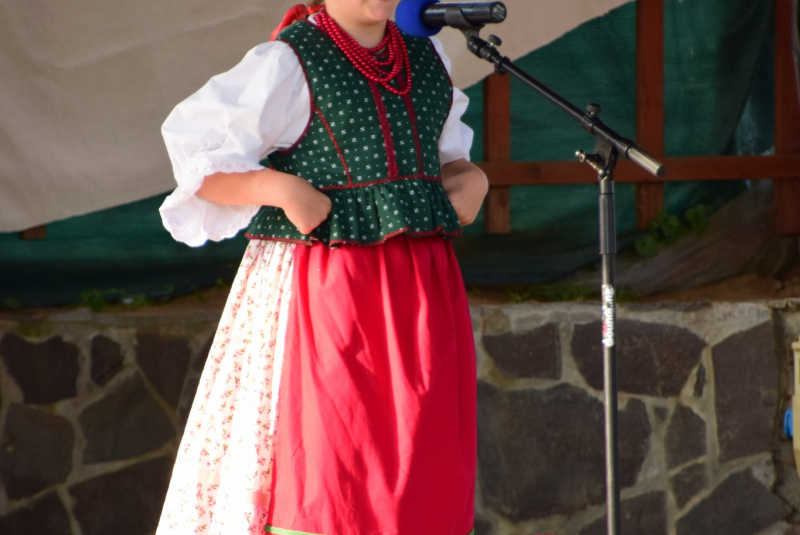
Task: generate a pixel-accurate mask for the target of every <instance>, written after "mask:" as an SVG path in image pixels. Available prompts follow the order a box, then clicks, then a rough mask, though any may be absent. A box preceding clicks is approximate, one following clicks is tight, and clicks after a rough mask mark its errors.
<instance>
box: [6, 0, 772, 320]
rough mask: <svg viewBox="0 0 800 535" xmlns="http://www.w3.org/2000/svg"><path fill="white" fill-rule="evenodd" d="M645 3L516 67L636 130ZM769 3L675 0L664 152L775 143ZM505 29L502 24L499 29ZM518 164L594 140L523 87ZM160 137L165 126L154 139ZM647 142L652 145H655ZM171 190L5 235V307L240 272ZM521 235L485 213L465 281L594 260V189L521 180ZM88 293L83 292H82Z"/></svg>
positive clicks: (683, 190) (686, 187) (718, 193)
mask: <svg viewBox="0 0 800 535" xmlns="http://www.w3.org/2000/svg"><path fill="white" fill-rule="evenodd" d="M635 10H636V6H635V3H631V4H627V5H625V6H623V7H621V8H619V9H617V10H615V11H613V12H611V13H609V14H608V15H606V16H604V17H601V18H599V19H595V20H593V21H590V22H588V23H586V24H584V25H582V26H581V27H580V28H578V29H576V30H574V31H572V32H570V33H569V34H567V35H565V36H564V37H562V38H561V39H559V40H557V41H556V42H554V43H552V44H550V45H548V46H546V47H544V48H542V49H540V50H537V51H535V52H533V53H531V54H529V55H528V56H526V57H524V58H522V59H521V60H520V61H519V62H518V64H519V65H520V66H521V67H522V68H523V69H525V70H526V71H527V72H529V73H530V74H531V75H532V76H534V77H536V78H537V79H539V80H540V81H542V82H543V83H545V84H546V85H548V86H549V87H551V88H552V89H554V90H555V91H557V92H559V93H561V94H562V95H563V96H564V97H566V98H567V99H568V100H570V101H571V102H572V103H573V104H575V105H576V106H578V107H581V108H582V107H583V106H584V105H585V104H587V103H588V102H599V103H601V104H602V106H603V119H604V121H605V122H606V123H607V124H609V125H610V126H611V127H612V128H614V129H615V130H617V131H618V132H620V133H621V134H623V135H626V136H628V137H631V138H633V137H635V94H636V83H635V76H636V73H635V13H636V11H635ZM772 18H773V6H772V2H750V1H748V0H708V1H706V2H702V3H700V2H686V1H683V2H681V1H678V0H667V1H666V2H665V36H666V37H665V67H664V68H665V108H666V117H665V123H666V132H665V134H666V151H667V154H668V155H670V156H679V155H684V156H688V155H713V154H737V153H738V154H758V153H761V152H764V151H766V150H768V149H769V148H770V147H771V146H772V131H773V128H772V119H773V87H774V84H773V42H774V39H773V24H772ZM492 30H493V31H494V32H495V33H498V34H499V35H500V36H502V27H496V28H493V29H492ZM467 94H468V95H469V96H470V98H471V100H472V105H471V107H470V110H469V112H468V113H467V115H466V117H465V121H466V122H467V123H468V124H469V125H470V126H471V127H472V128H473V129H474V130H475V144H474V148H473V152H472V159H473V160H474V161H479V160H481V158H482V144H483V132H482V127H481V122H482V116H483V111H482V109H481V103H482V84H477V85H475V86H473V87H471V88H469V89H468V90H467ZM511 107H512V124H511V129H512V158H513V159H514V160H522V161H524V160H553V159H555V160H558V159H561V160H567V159H570V158H571V157H572V155H573V154H574V152H575V150H576V149H584V150H588V149H591V148H592V147H593V145H594V141H593V139H592V138H591V137H590V136H589V135H588V134H586V133H585V132H584V131H583V130H582V129H581V128H580V127H579V126H578V125H577V124H575V123H573V121H572V120H571V119H569V117H567V116H566V115H564V114H563V113H562V112H560V111H559V110H557V109H556V108H555V107H554V106H552V105H551V104H549V103H547V102H546V101H544V100H543V99H542V98H541V97H539V96H538V95H536V94H534V93H533V92H531V91H530V90H528V89H526V88H524V87H522V85H521V84H519V83H517V82H516V81H514V82H513V83H512V102H511ZM154 135H157V133H154ZM645 148H646V147H645ZM741 187H742V185H741V184H740V183H726V182H707V183H706V182H689V183H675V184H667V186H666V188H665V204H666V209H667V210H668V211H669V212H671V213H675V214H682V213H684V211H685V210H686V209H687V208H689V207H691V206H694V205H696V204H698V203H704V204H706V205H708V206H710V207H712V208H714V207H718V206H720V205H721V204H722V203H724V202H725V201H726V200H728V199H730V198H731V197H732V196H733V195H735V193H736V192H738V191H740V189H741ZM163 197H164V196H163V195H162V196H158V197H154V198H151V199H146V200H144V201H140V202H136V203H132V204H129V205H125V206H120V207H115V208H112V209H109V210H104V211H101V212H98V213H94V214H90V215H87V216H82V217H76V218H72V219H69V220H66V221H60V222H56V223H51V224H49V225H48V226H47V239H46V240H43V241H23V240H20V239H19V238H18V236H17V234H16V233H13V234H0V308H15V307H20V306H22V307H28V306H51V305H63V304H70V303H77V302H79V301H81V299H83V301H87V300H88V299H90V298H91V296H92V295H96V294H98V293H100V294H102V293H103V292H108V291H109V290H118V292H113V293H111V294H108V295H110V296H111V297H113V296H115V295H116V296H119V295H121V294H122V293H124V294H127V295H129V296H130V295H134V294H142V295H147V296H150V297H155V298H159V297H169V296H171V295H176V294H180V293H185V292H187V291H191V290H193V289H196V288H202V287H207V286H211V285H214V284H215V283H216V282H217V281H218V280H220V279H222V280H230V279H231V278H232V277H233V275H234V273H235V270H236V266H237V265H238V263H239V259H240V258H241V255H242V251H243V250H244V247H245V245H246V240H245V239H244V238H243V237H242V236H239V237H237V238H235V239H233V240H228V241H226V242H223V243H209V244H207V245H206V246H204V247H202V248H197V249H193V248H190V247H187V246H185V245H183V244H180V243H176V242H174V241H173V240H172V239H171V237H170V236H169V235H168V234H167V233H166V231H165V230H164V229H163V227H162V226H161V221H160V218H159V215H158V211H157V208H158V206H159V205H160V203H161V201H162V199H163ZM511 202H512V205H511V216H512V234H511V235H507V236H501V235H484V234H483V232H482V225H483V222H482V216H479V219H478V221H476V223H474V224H473V225H471V226H469V227H467V229H466V236H465V238H462V239H460V240H457V241H456V242H455V245H456V251H457V254H458V255H459V261H460V262H461V266H462V271H463V273H464V277H465V280H466V282H467V284H474V283H504V282H507V283H538V282H544V281H548V280H553V279H555V278H558V277H560V276H563V275H565V274H568V273H570V272H571V271H574V270H575V269H577V268H579V267H581V266H583V265H586V264H587V263H591V262H594V261H595V260H596V258H597V245H596V243H597V187H596V186H595V185H575V186H537V187H514V188H512V200H511ZM616 202H617V225H618V230H619V234H620V236H621V240H620V242H621V244H623V245H624V244H629V243H631V241H632V238H633V237H634V236H635V235H636V230H635V224H634V218H635V206H634V189H633V186H632V185H628V184H618V185H617V187H616ZM82 294H83V298H82V297H81V295H82Z"/></svg>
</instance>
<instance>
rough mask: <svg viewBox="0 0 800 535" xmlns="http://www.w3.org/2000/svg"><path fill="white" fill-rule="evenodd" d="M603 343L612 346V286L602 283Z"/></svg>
mask: <svg viewBox="0 0 800 535" xmlns="http://www.w3.org/2000/svg"><path fill="white" fill-rule="evenodd" d="M603 345H604V346H606V347H613V346H614V287H613V286H610V285H608V284H604V285H603Z"/></svg>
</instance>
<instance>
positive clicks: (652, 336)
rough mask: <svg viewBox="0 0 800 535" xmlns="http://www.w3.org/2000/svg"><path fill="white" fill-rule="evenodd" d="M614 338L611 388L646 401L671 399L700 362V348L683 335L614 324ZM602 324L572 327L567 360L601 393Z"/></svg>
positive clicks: (630, 323)
mask: <svg viewBox="0 0 800 535" xmlns="http://www.w3.org/2000/svg"><path fill="white" fill-rule="evenodd" d="M616 328H617V334H616V342H617V388H618V389H619V390H620V391H621V392H628V393H631V394H642V395H646V396H658V397H675V396H677V395H678V394H680V392H681V390H682V389H683V386H684V385H685V384H686V381H687V379H688V378H689V375H690V374H691V372H692V370H693V369H694V368H695V366H697V364H698V362H700V356H701V353H702V351H703V348H704V347H705V345H706V344H705V342H703V340H701V339H700V338H699V337H697V336H696V335H695V334H693V333H692V332H691V331H689V330H688V329H684V328H681V327H674V326H672V325H661V324H657V323H644V322H640V321H632V320H619V321H617V324H616ZM601 331H602V324H601V322H599V321H596V322H592V323H587V324H582V325H576V326H575V332H574V333H573V337H572V354H573V356H574V357H575V361H576V362H577V364H578V369H579V370H580V372H581V374H582V375H583V377H584V378H585V379H586V382H587V383H588V384H589V385H590V386H591V387H592V388H595V389H597V390H602V389H603V346H602V342H601Z"/></svg>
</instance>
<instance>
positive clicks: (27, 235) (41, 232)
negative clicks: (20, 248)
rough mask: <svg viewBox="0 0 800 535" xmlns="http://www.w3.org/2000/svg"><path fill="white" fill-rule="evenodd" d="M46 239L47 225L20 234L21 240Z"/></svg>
mask: <svg viewBox="0 0 800 535" xmlns="http://www.w3.org/2000/svg"><path fill="white" fill-rule="evenodd" d="M46 238H47V227H46V226H45V225H42V226H40V227H33V228H29V229H26V230H23V231H21V232H20V233H19V239H20V240H44V239H46Z"/></svg>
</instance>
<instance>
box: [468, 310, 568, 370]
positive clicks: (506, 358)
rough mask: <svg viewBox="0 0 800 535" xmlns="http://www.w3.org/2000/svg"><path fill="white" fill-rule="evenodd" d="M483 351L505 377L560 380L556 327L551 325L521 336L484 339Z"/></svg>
mask: <svg viewBox="0 0 800 535" xmlns="http://www.w3.org/2000/svg"><path fill="white" fill-rule="evenodd" d="M483 347H484V348H486V351H487V352H488V353H489V354H490V355H491V356H492V360H494V363H495V365H496V366H497V368H498V369H499V370H500V371H501V372H502V373H503V375H505V376H506V377H509V378H514V379H523V378H530V377H539V378H543V379H558V378H559V377H560V376H561V347H560V342H559V339H558V326H557V325H553V324H552V323H551V324H548V325H543V326H541V327H539V328H537V329H534V330H532V331H530V332H526V333H522V334H512V333H506V334H501V335H498V336H490V335H486V336H484V337H483Z"/></svg>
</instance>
